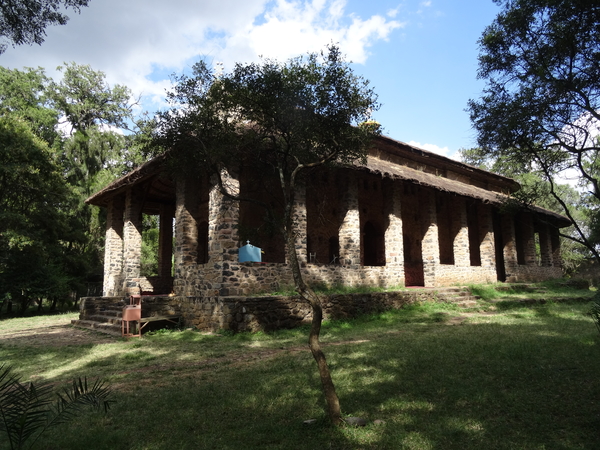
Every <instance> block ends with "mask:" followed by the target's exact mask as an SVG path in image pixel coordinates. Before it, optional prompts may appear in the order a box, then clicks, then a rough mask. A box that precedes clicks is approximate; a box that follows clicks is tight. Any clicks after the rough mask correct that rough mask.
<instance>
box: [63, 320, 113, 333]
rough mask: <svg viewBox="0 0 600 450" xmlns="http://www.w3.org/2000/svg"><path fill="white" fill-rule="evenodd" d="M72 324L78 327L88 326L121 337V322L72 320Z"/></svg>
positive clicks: (87, 327)
mask: <svg viewBox="0 0 600 450" xmlns="http://www.w3.org/2000/svg"><path fill="white" fill-rule="evenodd" d="M71 325H73V326H75V327H78V328H86V329H89V330H94V331H98V332H100V333H105V334H110V335H111V336H118V337H121V323H120V322H119V324H118V325H116V324H113V323H108V322H97V321H95V320H78V319H76V320H72V321H71Z"/></svg>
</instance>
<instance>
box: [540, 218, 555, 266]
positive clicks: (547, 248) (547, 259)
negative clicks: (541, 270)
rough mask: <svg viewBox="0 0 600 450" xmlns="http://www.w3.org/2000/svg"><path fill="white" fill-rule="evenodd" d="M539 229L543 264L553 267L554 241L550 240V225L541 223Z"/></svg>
mask: <svg viewBox="0 0 600 450" xmlns="http://www.w3.org/2000/svg"><path fill="white" fill-rule="evenodd" d="M539 230H540V231H539V233H538V236H539V238H540V257H541V260H542V261H541V263H542V266H544V267H552V241H551V240H550V233H549V232H548V225H547V224H545V223H540V224H539Z"/></svg>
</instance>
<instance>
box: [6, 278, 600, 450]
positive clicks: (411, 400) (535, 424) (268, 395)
mask: <svg viewBox="0 0 600 450" xmlns="http://www.w3.org/2000/svg"><path fill="white" fill-rule="evenodd" d="M559 294H560V293H557V295H559ZM580 294H581V293H580ZM503 295H505V294H503ZM510 295H514V296H515V299H517V300H518V299H519V297H518V296H519V295H520V294H518V293H514V294H510ZM552 295H554V293H553V294H546V300H547V302H546V303H544V304H537V303H536V304H523V303H519V302H518V301H517V300H515V301H514V302H513V303H514V305H513V306H512V307H510V308H498V307H497V304H498V303H497V302H496V300H497V299H494V301H493V302H492V301H488V300H481V301H480V302H479V304H478V305H477V307H474V308H472V309H470V310H466V311H465V310H462V309H458V308H457V307H455V306H453V305H448V304H432V303H426V304H422V305H412V306H410V307H407V308H405V309H403V310H400V311H389V312H385V313H382V314H377V315H370V316H363V317H360V318H358V319H355V320H348V321H333V322H326V323H325V324H324V327H323V333H322V342H323V344H324V351H325V353H326V355H327V358H328V361H329V363H330V366H331V369H332V374H333V378H334V381H335V383H336V387H337V391H338V394H339V397H340V401H341V405H342V411H343V413H344V414H345V415H350V416H361V417H365V418H367V419H368V420H369V425H367V426H366V427H362V428H352V427H342V428H332V427H330V426H329V425H328V423H327V420H326V416H325V414H324V411H323V398H322V396H321V393H320V385H319V379H318V375H317V371H316V368H315V364H314V361H313V360H312V357H311V355H310V353H309V351H308V350H307V349H306V336H307V330H306V329H305V328H300V329H295V330H282V331H278V332H274V333H256V334H247V333H242V334H237V335H233V336H229V335H228V336H218V335H203V334H200V333H197V332H193V331H173V332H161V333H155V334H153V335H146V336H145V337H143V338H142V339H132V340H129V341H126V340H121V339H115V340H113V341H111V342H108V343H102V344H78V343H77V342H73V343H72V345H68V346H62V347H57V346H52V345H22V344H21V345H18V346H17V345H10V344H9V342H10V340H6V341H5V340H3V339H2V337H1V336H4V334H2V333H3V332H4V331H6V330H8V331H9V332H10V333H16V334H18V333H19V330H20V329H26V328H30V327H32V326H36V325H35V323H34V324H32V323H31V322H27V320H23V319H12V320H6V321H2V322H0V360H1V361H3V362H6V363H8V364H12V365H13V366H15V369H16V370H17V372H18V373H20V374H21V375H22V376H23V377H24V379H34V380H41V379H43V380H48V381H53V382H56V383H57V384H61V383H65V382H68V380H70V379H71V378H73V377H75V376H88V377H95V376H100V377H102V378H105V379H107V380H108V381H109V382H110V383H111V385H112V386H113V389H114V391H115V399H116V400H117V402H116V403H115V404H114V405H113V408H112V410H111V411H110V412H109V414H108V415H102V414H86V415H84V416H82V417H80V418H78V419H77V420H76V421H75V422H73V423H71V424H69V425H64V426H62V427H61V428H57V429H56V431H55V432H53V434H49V435H48V436H46V438H45V439H44V441H43V442H40V443H39V444H38V445H37V446H36V447H35V448H37V449H79V448H90V449H92V448H93V449H140V450H141V449H204V448H210V449H242V448H243V449H253V448H256V449H326V448H327V449H461V450H463V449H485V448H487V449H561V450H565V449H598V448H600V431H599V430H600V402H599V401H598V400H599V399H600V379H599V377H598V373H600V334H599V333H598V331H597V329H596V327H595V325H594V323H593V322H592V321H591V319H590V317H589V316H588V315H587V314H586V313H587V311H588V309H589V303H588V302H586V301H578V302H569V301H562V300H564V298H562V297H561V298H560V300H561V301H554V300H553V299H552ZM561 295H562V294H561ZM578 295H579V294H578ZM578 295H576V294H575V293H573V290H572V289H571V296H572V297H575V296H578ZM503 301H506V302H508V301H510V300H507V299H506V297H505V298H504V299H503V300H501V301H500V303H502V302H503ZM68 318H69V316H64V317H62V318H61V316H55V317H52V318H47V319H45V320H54V321H56V322H59V321H61V320H62V322H63V323H64V322H65V321H66V320H67V319H68ZM29 320H32V319H29ZM34 320H42V319H38V318H35V319H34ZM309 418H315V419H317V423H316V424H314V425H311V426H308V425H304V424H303V421H304V420H306V419H309ZM375 420H382V421H383V422H384V423H383V424H380V425H375V424H374V423H373V422H374V421H375ZM0 442H1V441H0ZM1 445H2V444H1V443H0V448H2V447H1Z"/></svg>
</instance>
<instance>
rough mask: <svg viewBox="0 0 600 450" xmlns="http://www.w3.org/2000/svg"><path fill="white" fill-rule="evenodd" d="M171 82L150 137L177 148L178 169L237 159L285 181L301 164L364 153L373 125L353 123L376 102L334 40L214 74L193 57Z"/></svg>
mask: <svg viewBox="0 0 600 450" xmlns="http://www.w3.org/2000/svg"><path fill="white" fill-rule="evenodd" d="M176 82H177V84H176V86H175V88H174V90H173V91H172V92H171V93H169V95H168V99H169V101H170V103H171V104H172V105H173V108H172V110H170V111H168V112H165V113H163V114H161V115H160V124H159V126H158V127H157V129H158V130H159V132H160V135H159V136H157V139H156V140H155V144H157V145H159V149H161V150H162V149H165V148H175V149H177V151H178V152H181V154H182V156H181V158H178V159H179V160H180V161H183V162H182V163H181V167H180V168H182V169H183V168H186V167H187V168H192V167H193V168H196V167H207V169H208V170H209V171H214V172H217V173H220V169H221V168H223V167H230V166H232V165H234V164H233V163H239V162H240V158H242V159H243V161H244V162H245V163H246V164H254V163H256V164H258V166H263V167H265V166H266V167H271V168H272V169H274V170H275V171H276V172H275V173H279V172H278V171H280V170H281V171H282V172H281V174H282V175H283V176H284V181H285V183H286V186H287V187H288V188H289V187H290V183H291V182H293V181H294V179H295V178H294V177H295V176H296V175H297V173H298V171H299V170H302V169H306V168H309V167H312V166H314V165H318V164H326V163H334V162H337V163H345V162H350V161H353V160H356V159H361V158H365V155H366V148H367V146H368V144H369V142H370V139H371V137H372V136H373V135H374V134H376V133H377V132H378V129H374V128H373V127H372V126H368V125H365V126H359V125H360V124H362V123H365V122H366V121H367V120H369V118H370V116H371V113H372V112H373V111H374V110H376V109H377V107H378V103H377V101H376V96H375V94H374V92H373V90H372V89H371V88H370V87H369V86H368V82H367V81H366V80H364V79H362V78H361V77H358V76H356V75H354V73H353V72H352V70H351V68H350V67H349V65H348V64H347V63H346V62H345V61H344V59H343V57H342V55H341V54H340V53H339V50H338V49H337V48H336V47H330V48H329V52H328V53H327V54H321V55H318V54H309V55H308V56H306V57H299V58H295V59H291V60H289V61H287V62H286V63H279V62H277V61H273V60H263V61H262V63H261V64H254V63H251V64H237V65H236V66H235V68H234V70H233V71H232V72H231V73H225V74H220V75H218V76H217V75H215V74H214V72H213V71H212V70H211V69H210V68H209V67H207V66H206V64H204V63H197V64H196V65H194V68H193V77H187V76H185V75H183V76H181V77H179V78H177V79H176ZM191 162H194V164H190V163H191ZM199 163H200V164H199ZM194 170H195V169H194ZM284 188H285V187H284V186H282V189H284ZM284 190H285V189H284Z"/></svg>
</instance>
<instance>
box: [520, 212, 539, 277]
mask: <svg viewBox="0 0 600 450" xmlns="http://www.w3.org/2000/svg"><path fill="white" fill-rule="evenodd" d="M519 216H520V219H521V232H522V233H523V256H524V257H525V265H526V266H534V265H535V264H536V261H535V233H534V229H533V217H532V216H531V213H521V214H520V215H519Z"/></svg>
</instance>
